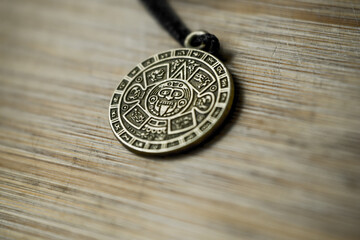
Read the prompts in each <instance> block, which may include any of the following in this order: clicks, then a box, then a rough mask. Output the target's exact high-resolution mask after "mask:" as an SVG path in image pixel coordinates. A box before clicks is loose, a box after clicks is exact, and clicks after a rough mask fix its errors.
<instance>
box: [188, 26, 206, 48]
mask: <svg viewBox="0 0 360 240" xmlns="http://www.w3.org/2000/svg"><path fill="white" fill-rule="evenodd" d="M206 33H207V32H205V31H202V30H199V31H193V32H191V33H189V34H188V35H187V36H186V38H185V41H184V46H185V47H186V48H196V49H200V50H202V49H204V48H205V46H206V44H205V43H204V42H201V43H200V45H197V46H194V45H192V42H193V40H194V38H195V37H198V36H201V35H205V34H206Z"/></svg>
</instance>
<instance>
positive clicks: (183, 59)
mask: <svg viewBox="0 0 360 240" xmlns="http://www.w3.org/2000/svg"><path fill="white" fill-rule="evenodd" d="M233 97H234V87H233V82H232V79H231V75H230V74H229V72H228V70H227V69H226V68H225V66H224V65H223V64H222V63H221V62H220V61H219V60H218V59H217V58H216V57H214V56H213V55H211V54H209V53H207V52H204V51H201V50H197V49H192V48H180V49H174V50H170V51H167V52H163V53H160V54H156V55H154V56H152V57H150V58H149V59H147V60H145V61H144V62H142V63H141V64H139V65H137V66H136V67H135V68H134V69H133V70H132V71H131V72H130V73H129V74H128V75H127V76H125V77H124V78H123V79H122V81H121V82H120V84H119V86H118V87H117V88H116V90H115V92H114V94H113V96H112V98H111V101H110V109H109V114H110V115H109V118H110V125H111V128H112V130H113V132H114V134H115V136H116V137H117V138H118V139H119V140H120V142H121V143H123V144H124V145H125V146H126V147H127V148H129V149H130V150H133V151H135V152H137V153H147V154H163V155H164V154H168V153H174V152H179V151H181V150H184V149H186V148H188V147H191V146H194V145H196V144H197V143H199V142H200V141H201V140H203V139H205V138H206V137H207V136H209V135H210V134H211V133H212V132H213V131H214V130H215V128H217V127H218V126H219V125H220V124H221V122H222V121H223V120H224V119H225V117H226V115H227V114H228V112H229V110H230V108H231V104H232V101H233Z"/></svg>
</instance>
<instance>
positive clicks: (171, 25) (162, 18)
mask: <svg viewBox="0 0 360 240" xmlns="http://www.w3.org/2000/svg"><path fill="white" fill-rule="evenodd" d="M140 2H142V3H143V5H144V6H145V7H146V8H147V9H148V11H149V12H150V13H151V14H152V15H153V16H154V17H155V18H156V20H157V21H158V22H159V24H160V25H161V26H162V27H163V28H164V29H165V30H166V31H167V32H168V33H169V34H170V35H171V36H172V37H173V38H174V39H175V40H176V41H177V42H179V43H180V44H181V45H182V46H184V42H185V39H186V37H187V36H188V35H189V34H190V33H191V32H190V30H189V29H188V28H187V27H186V25H185V24H184V23H183V22H182V21H181V19H180V18H179V17H178V15H177V14H176V13H175V12H174V10H173V9H172V8H171V6H170V5H169V4H168V2H167V1H166V0H140ZM190 43H191V45H192V46H194V47H197V46H201V45H203V46H204V47H203V48H202V50H204V51H207V52H209V53H210V54H213V55H216V54H217V53H218V51H219V49H220V42H219V40H218V38H217V37H216V36H215V35H213V34H211V33H207V32H204V33H203V34H197V35H194V36H193V37H192V38H191V42H190Z"/></svg>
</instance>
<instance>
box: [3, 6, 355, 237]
mask: <svg viewBox="0 0 360 240" xmlns="http://www.w3.org/2000/svg"><path fill="white" fill-rule="evenodd" d="M171 4H172V5H173V7H174V8H175V10H176V11H177V12H178V13H179V15H180V16H181V17H182V18H183V19H184V22H185V23H187V25H188V26H189V28H191V29H193V30H196V29H206V30H207V31H209V32H211V33H214V34H215V35H217V36H218V37H219V38H220V41H221V44H222V49H223V53H222V54H223V56H224V58H225V64H226V65H227V66H228V68H229V69H230V71H231V72H232V73H233V76H234V81H235V85H236V89H237V97H236V102H237V104H236V106H235V109H234V111H233V112H232V113H231V116H230V118H229V119H228V121H227V123H226V124H225V125H224V126H223V128H222V130H221V131H220V132H219V134H218V135H217V136H216V137H215V138H213V139H212V140H210V141H207V142H206V143H205V144H203V145H202V146H199V147H198V148H197V149H195V150H194V151H191V152H188V153H185V154H180V155H177V156H173V157H167V158H148V157H142V156H138V155H135V154H133V153H132V152H129V151H128V150H126V149H125V148H124V147H123V146H122V145H121V144H120V143H119V142H118V141H117V140H116V138H115V136H114V135H113V133H112V132H111V129H110V127H109V123H108V104H109V101H110V97H111V95H112V92H113V90H114V89H115V87H116V86H117V84H118V83H119V82H120V80H121V78H122V76H124V75H125V74H127V73H128V72H129V71H130V70H131V69H132V68H133V66H135V65H136V64H138V63H139V62H141V61H142V60H144V59H146V58H147V57H148V56H151V55H153V54H155V53H157V52H161V51H165V50H168V49H172V48H177V47H179V45H178V44H177V43H176V42H175V41H174V40H173V39H172V38H171V37H170V36H169V35H168V34H167V33H166V32H165V31H164V30H163V29H161V28H160V27H159V25H158V24H157V23H156V22H155V21H154V19H153V18H152V17H151V16H150V15H149V14H148V13H147V12H146V11H145V10H144V8H143V7H142V6H141V5H140V4H139V2H138V1H134V0H76V1H74V0H61V1H58V0H1V1H0V84H1V85H0V236H1V237H0V238H1V239H66V240H68V239H157V240H158V239H179V240H183V239H206V240H211V239H256V240H260V239H275V240H281V239H301V240H304V239H307V240H312V239H326V240H333V239H354V240H355V239H360V194H359V193H360V189H359V188H360V182H359V181H360V122H359V120H360V28H359V26H360V22H359V21H360V4H359V1H356V0H354V1H351V0H347V1H330V0H311V1H309V0H298V1H285V0H258V1H253V0H243V1H241V0H239V1H235V0H234V1H233V0H224V1H218V0H209V1H200V0H181V1H171Z"/></svg>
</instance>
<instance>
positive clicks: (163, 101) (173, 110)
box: [146, 80, 191, 117]
mask: <svg viewBox="0 0 360 240" xmlns="http://www.w3.org/2000/svg"><path fill="white" fill-rule="evenodd" d="M190 99H191V91H190V88H189V86H187V84H186V83H185V82H184V81H179V80H168V81H165V82H162V83H160V84H159V85H157V86H155V87H154V88H153V89H152V90H151V92H150V93H149V95H148V98H147V101H146V105H147V108H148V109H149V111H150V112H151V113H152V114H153V115H155V116H157V117H169V116H173V115H175V114H177V113H179V112H181V111H182V110H183V109H185V107H186V106H187V105H188V104H189V103H190Z"/></svg>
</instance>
